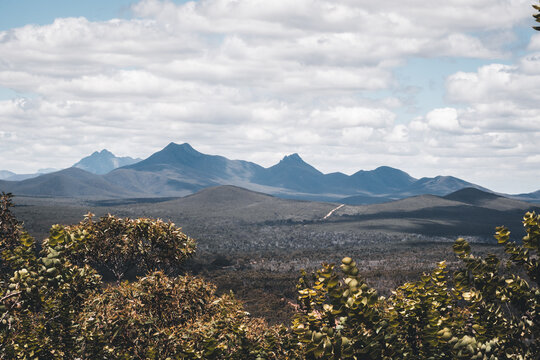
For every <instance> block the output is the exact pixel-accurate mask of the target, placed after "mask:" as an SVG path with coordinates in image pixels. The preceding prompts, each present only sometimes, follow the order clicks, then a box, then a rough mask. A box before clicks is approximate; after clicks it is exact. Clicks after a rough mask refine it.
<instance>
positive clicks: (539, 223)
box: [292, 213, 540, 360]
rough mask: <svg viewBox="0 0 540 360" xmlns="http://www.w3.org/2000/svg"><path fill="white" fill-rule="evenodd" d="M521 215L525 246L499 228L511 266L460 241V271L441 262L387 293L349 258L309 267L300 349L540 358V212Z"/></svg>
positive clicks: (318, 354)
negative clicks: (312, 270)
mask: <svg viewBox="0 0 540 360" xmlns="http://www.w3.org/2000/svg"><path fill="white" fill-rule="evenodd" d="M523 223H524V226H525V230H526V232H527V235H526V236H525V237H524V238H523V245H518V244H516V243H514V242H510V241H509V234H510V233H509V231H508V230H507V229H506V228H504V227H499V228H497V233H496V238H497V239H498V242H499V243H500V244H503V245H504V246H505V252H506V253H507V254H508V255H509V258H510V260H509V261H508V262H507V263H506V264H505V266H502V265H501V261H500V260H499V259H498V258H497V257H496V256H494V255H489V256H487V257H486V258H485V259H483V258H477V257H475V256H474V255H472V254H471V251H470V246H469V244H468V243H467V242H466V241H465V240H463V239H458V240H457V241H456V242H455V244H454V251H455V253H456V255H457V256H458V258H459V259H460V260H461V262H462V266H461V267H460V269H459V270H458V271H456V272H455V273H454V274H453V276H450V275H449V274H448V271H447V270H446V265H445V263H444V262H442V263H439V264H438V266H437V268H436V269H435V270H434V271H433V272H432V273H431V274H425V275H424V276H422V277H421V279H420V280H419V281H417V282H412V283H406V284H404V285H402V286H400V287H399V288H398V289H396V291H394V292H393V295H392V296H390V297H389V298H384V297H379V296H377V293H376V291H375V290H374V289H371V288H369V286H368V285H367V284H366V283H365V282H364V280H363V279H361V278H360V277H359V276H358V268H357V266H356V264H355V262H354V261H353V260H352V259H350V258H344V259H343V261H342V264H341V272H338V271H336V270H335V266H333V265H324V266H323V268H322V269H321V270H319V271H318V272H317V274H316V275H314V276H311V277H310V276H307V275H306V274H303V276H302V278H301V281H300V284H299V302H300V305H301V309H300V311H299V312H298V314H297V315H296V316H295V319H294V321H293V326H292V329H293V331H294V333H295V334H296V336H297V337H298V339H299V341H300V344H301V345H300V347H301V349H302V352H303V353H304V354H305V356H306V357H307V358H317V359H494V360H495V359H538V358H539V357H540V349H539V344H540V341H539V336H540V290H539V289H538V280H539V279H540V273H539V271H540V268H539V252H540V217H539V216H538V215H536V214H534V213H527V214H526V215H525V218H524V221H523ZM521 273H522V274H524V276H525V277H521V276H520V275H518V274H521ZM529 282H530V284H532V285H530V284H529Z"/></svg>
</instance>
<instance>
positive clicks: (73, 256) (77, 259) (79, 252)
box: [44, 214, 195, 281]
mask: <svg viewBox="0 0 540 360" xmlns="http://www.w3.org/2000/svg"><path fill="white" fill-rule="evenodd" d="M44 245H45V246H46V247H47V246H48V247H53V248H57V250H58V251H63V250H65V255H66V256H67V257H68V258H69V259H70V260H71V261H72V262H74V263H76V264H79V265H82V264H88V265H90V266H92V267H93V268H95V269H103V270H105V271H106V272H108V273H110V274H112V275H113V277H114V278H115V279H116V280H118V281H119V280H122V279H123V278H124V277H125V276H126V274H127V272H128V271H131V272H134V273H136V274H145V273H146V272H148V271H153V270H157V269H161V270H165V271H168V272H171V271H172V270H174V269H177V268H178V267H179V266H180V265H181V264H182V263H183V262H184V261H185V260H186V259H187V258H188V257H190V256H192V255H193V253H194V252H195V241H194V240H193V239H192V238H190V237H188V236H186V235H185V234H184V233H182V231H181V229H180V228H178V227H177V226H176V225H175V224H173V223H171V222H163V221H161V220H152V219H148V218H140V219H128V218H124V219H123V218H117V217H116V216H113V215H110V214H109V215H106V216H103V217H102V218H100V219H99V221H97V222H96V221H93V215H92V214H88V215H87V216H86V217H85V219H84V220H83V221H82V222H80V223H79V224H77V225H72V226H61V225H55V226H53V227H52V228H51V234H50V236H49V238H48V239H46V240H45V243H44Z"/></svg>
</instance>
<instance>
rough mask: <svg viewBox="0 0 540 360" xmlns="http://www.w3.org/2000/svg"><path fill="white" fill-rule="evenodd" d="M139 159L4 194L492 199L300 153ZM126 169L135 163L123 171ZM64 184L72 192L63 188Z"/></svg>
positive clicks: (103, 161)
mask: <svg viewBox="0 0 540 360" xmlns="http://www.w3.org/2000/svg"><path fill="white" fill-rule="evenodd" d="M137 160H139V159H132V158H119V157H116V156H114V154H112V153H110V152H109V151H107V150H102V151H100V152H94V153H93V154H92V155H90V156H88V157H86V158H84V159H82V160H81V161H79V162H78V163H77V164H75V167H78V168H83V169H86V170H87V171H88V172H91V173H95V174H93V175H95V176H97V177H96V178H93V179H92V180H91V181H90V180H89V179H86V180H85V181H86V182H85V184H86V185H85V186H82V185H81V186H75V185H74V182H77V183H80V181H81V179H79V178H77V177H74V176H73V173H71V172H62V171H61V172H57V173H55V175H54V179H55V183H53V182H51V181H50V179H51V177H44V178H43V179H41V178H42V176H40V177H39V178H38V179H40V180H36V181H34V182H24V183H21V184H19V185H15V184H4V183H0V190H3V188H6V189H7V188H10V189H15V190H17V191H22V190H24V191H25V194H34V195H50V194H52V193H55V194H56V193H58V194H59V193H62V196H72V197H89V196H93V195H95V196H98V197H103V196H109V195H107V194H110V196H111V197H114V198H118V197H125V196H132V197H133V196H134V197H156V196H157V197H178V196H185V195H189V194H193V193H195V192H197V191H199V190H202V189H205V188H208V187H214V186H219V185H234V186H238V187H242V188H245V189H249V190H252V191H257V192H261V193H266V194H272V195H275V196H279V197H283V198H289V199H304V200H310V201H337V202H341V203H345V204H350V205H359V204H373V203H382V202H387V201H392V200H398V199H403V198H407V197H410V196H415V195H422V194H432V195H439V196H445V195H448V194H450V193H452V192H455V191H457V190H460V189H464V188H476V189H479V190H482V191H484V192H490V191H489V190H488V189H485V188H483V187H481V186H479V185H476V184H472V183H470V182H467V181H465V180H462V179H458V178H455V177H452V176H437V177H434V178H422V179H415V178H414V177H412V176H410V175H409V174H407V173H406V172H404V171H402V170H399V169H395V168H391V167H388V166H381V167H378V168H376V169H374V170H360V171H358V172H356V173H354V174H353V175H346V174H343V173H339V172H336V173H331V174H323V173H322V172H321V171H319V170H317V169H316V168H315V167H313V166H312V165H310V164H308V163H306V162H305V161H304V160H303V159H302V158H301V157H300V155H298V154H296V153H295V154H292V155H288V156H285V157H284V158H283V159H282V160H281V161H279V163H277V164H275V165H273V166H270V167H268V168H264V167H262V166H260V165H257V164H255V163H252V162H249V161H243V160H230V159H227V158H226V157H223V156H219V155H208V154H203V153H201V152H199V151H197V150H195V149H194V148H193V147H192V146H191V145H189V144H187V143H184V144H175V143H170V144H168V145H167V146H166V147H165V148H163V149H162V150H160V151H158V152H156V153H154V154H152V155H151V156H149V157H148V158H146V159H144V160H141V161H137ZM125 163H129V164H127V165H124V166H121V165H122V164H125ZM64 178H65V179H64ZM9 180H11V178H9ZM98 183H99V184H101V185H99V186H97V187H95V188H93V190H90V188H92V186H90V187H89V185H90V184H98ZM59 184H63V185H65V186H66V187H65V188H64V189H60V188H59V186H60V185H59ZM47 186H50V187H51V189H48V188H47ZM100 188H101V189H102V190H100ZM525 195H527V194H525ZM525 195H523V196H525ZM520 196H521V195H520ZM529 196H535V195H534V194H529ZM538 198H540V195H538ZM524 199H525V198H524Z"/></svg>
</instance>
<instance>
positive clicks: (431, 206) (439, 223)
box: [329, 188, 540, 236]
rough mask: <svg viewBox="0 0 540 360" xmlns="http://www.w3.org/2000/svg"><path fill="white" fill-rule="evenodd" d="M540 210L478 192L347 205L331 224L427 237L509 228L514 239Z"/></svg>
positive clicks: (484, 234) (487, 233) (524, 203)
mask: <svg viewBox="0 0 540 360" xmlns="http://www.w3.org/2000/svg"><path fill="white" fill-rule="evenodd" d="M531 210H534V211H538V210H540V207H539V206H537V205H534V204H530V203H527V202H524V201H518V200H515V199H510V198H507V197H504V196H500V195H495V194H492V193H488V192H484V191H481V190H479V189H475V188H466V189H461V190H458V191H456V192H454V193H451V194H449V195H447V196H444V197H441V196H436V195H416V196H411V197H408V198H405V199H401V200H396V201H391V202H386V203H381V204H370V205H363V206H350V205H346V206H344V207H342V208H340V209H339V210H338V211H336V212H335V214H334V216H332V217H331V219H329V221H332V222H335V223H336V226H339V227H341V228H343V229H346V228H355V229H356V228H363V229H372V230H380V231H398V232H402V231H409V232H413V233H421V234H426V235H454V236H455V235H481V236H487V235H489V236H490V235H491V234H493V231H494V228H495V227H496V226H500V225H505V226H509V227H510V230H511V231H513V232H514V234H515V235H518V236H520V235H519V234H521V233H522V232H523V226H522V224H521V219H522V217H523V214H524V212H525V211H531Z"/></svg>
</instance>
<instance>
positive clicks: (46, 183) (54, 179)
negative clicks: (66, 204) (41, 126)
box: [0, 168, 134, 198]
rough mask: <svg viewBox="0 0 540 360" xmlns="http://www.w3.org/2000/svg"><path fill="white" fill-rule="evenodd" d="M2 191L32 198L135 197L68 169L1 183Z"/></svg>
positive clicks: (102, 181) (93, 175) (93, 177)
mask: <svg viewBox="0 0 540 360" xmlns="http://www.w3.org/2000/svg"><path fill="white" fill-rule="evenodd" d="M0 191H5V192H12V193H14V194H17V195H31V196H67V197H98V198H103V197H112V198H115V197H123V196H133V195H134V194H133V193H132V192H130V191H127V190H125V189H123V188H122V187H119V186H116V185H114V184H111V183H110V182H108V181H106V180H105V179H104V178H103V177H101V176H99V175H95V174H92V173H89V172H87V171H84V170H82V169H77V168H68V169H65V170H61V171H58V172H54V173H50V174H45V175H41V176H38V177H35V178H32V179H27V180H23V181H0Z"/></svg>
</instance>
